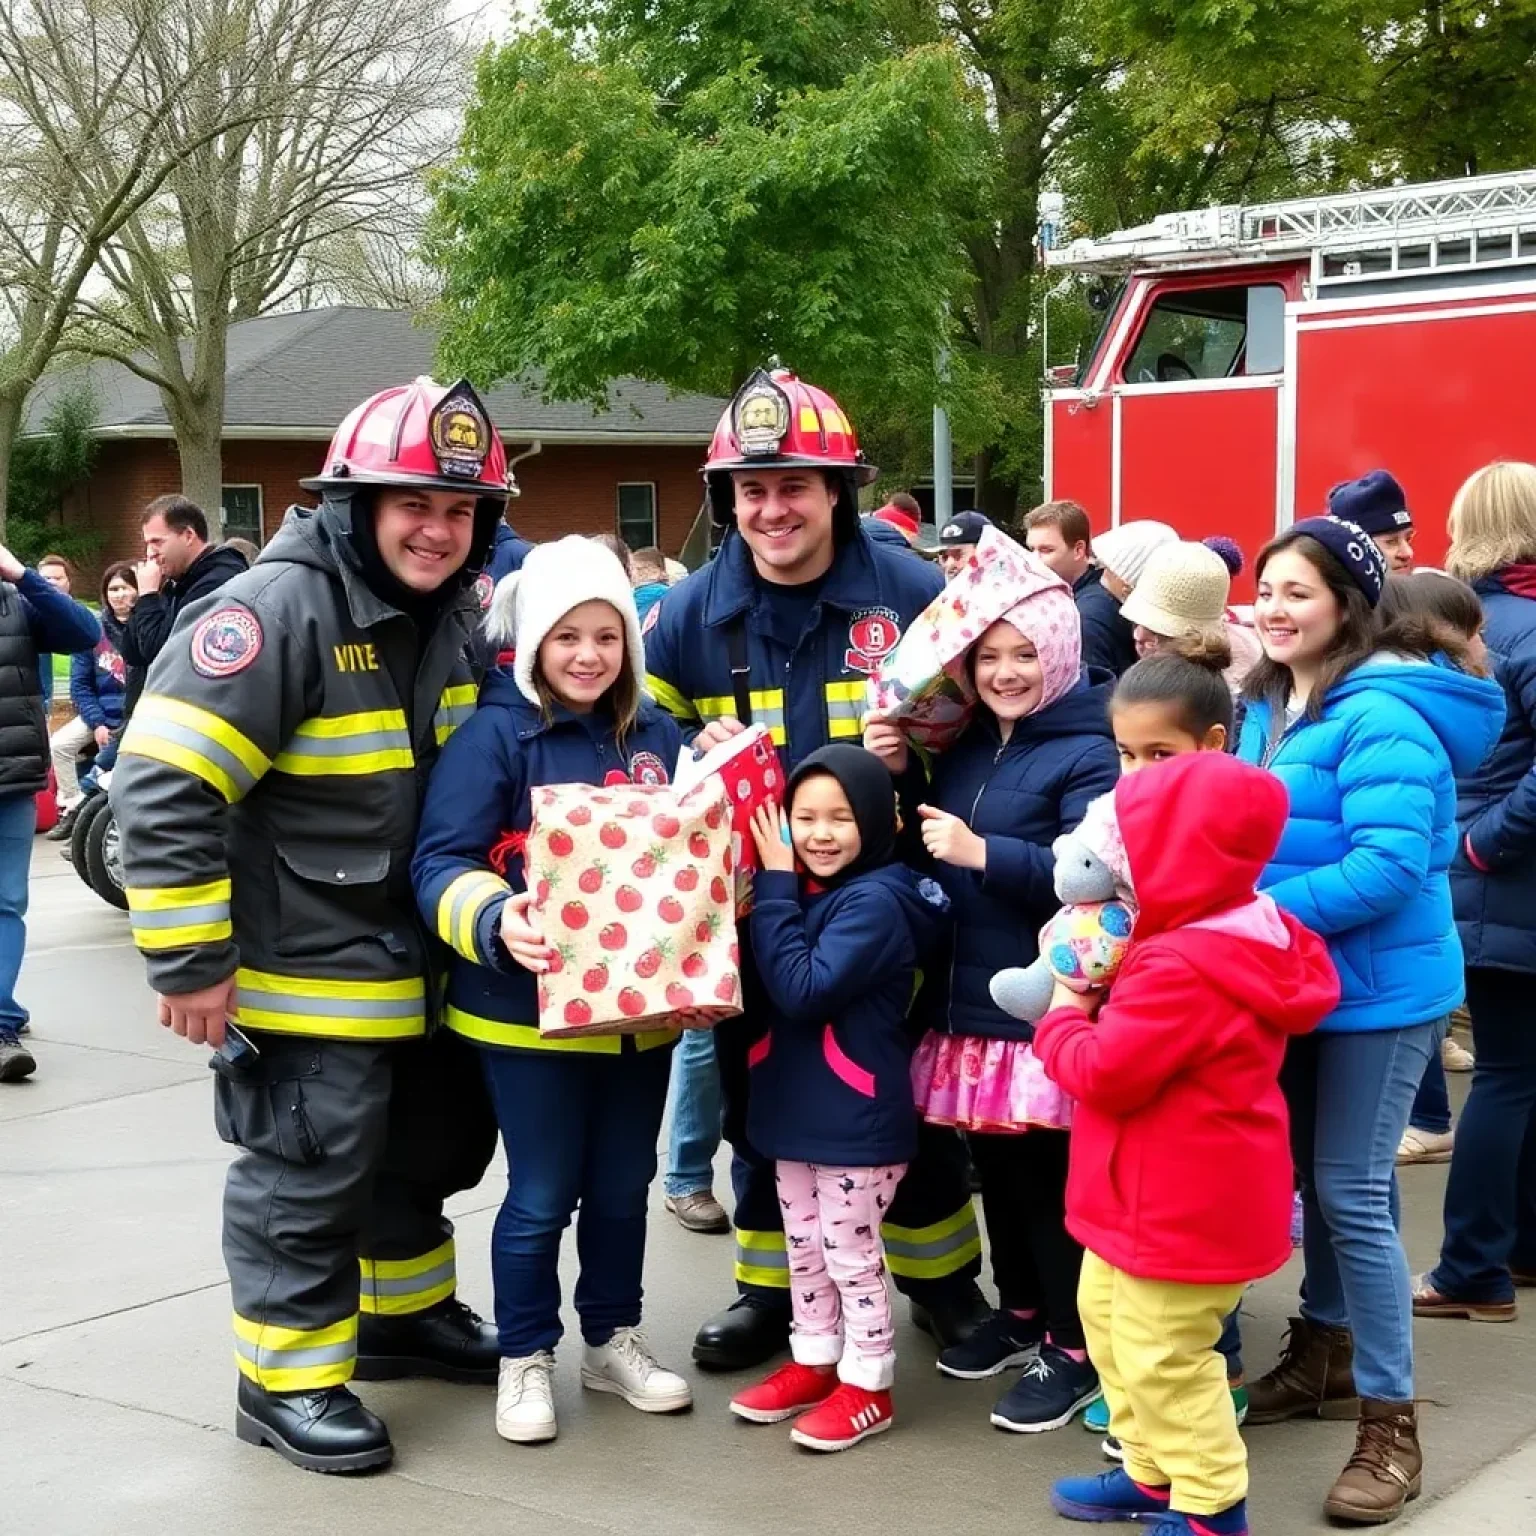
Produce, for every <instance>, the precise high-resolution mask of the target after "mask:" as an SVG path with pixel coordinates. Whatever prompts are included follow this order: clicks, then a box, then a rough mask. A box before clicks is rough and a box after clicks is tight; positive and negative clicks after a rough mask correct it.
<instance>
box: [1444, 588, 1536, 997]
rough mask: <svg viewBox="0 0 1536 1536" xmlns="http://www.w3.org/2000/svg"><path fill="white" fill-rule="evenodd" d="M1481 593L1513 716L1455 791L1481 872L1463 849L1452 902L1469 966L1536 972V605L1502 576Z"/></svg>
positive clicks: (1498, 672) (1453, 867)
mask: <svg viewBox="0 0 1536 1536" xmlns="http://www.w3.org/2000/svg"><path fill="white" fill-rule="evenodd" d="M1477 595H1478V596H1479V597H1480V598H1482V600H1483V612H1484V614H1485V615H1487V620H1488V627H1487V629H1486V630H1485V631H1484V638H1485V639H1486V640H1487V642H1488V652H1489V655H1490V656H1491V657H1492V659H1493V664H1494V672H1495V675H1496V676H1497V677H1498V679H1499V681H1500V683H1502V684H1503V686H1504V701H1505V707H1506V711H1507V713H1506V716H1505V720H1504V732H1503V734H1502V735H1501V736H1500V737H1499V740H1498V745H1497V746H1495V747H1494V749H1493V751H1492V752H1491V753H1490V754H1489V756H1488V757H1487V758H1486V759H1485V760H1484V761H1483V763H1482V764H1481V765H1480V766H1479V767H1478V768H1477V769H1476V771H1475V772H1472V773H1470V774H1465V775H1464V776H1463V777H1462V778H1461V779H1460V780H1458V782H1457V785H1456V790H1457V796H1456V819H1457V822H1458V823H1459V824H1460V826H1461V830H1462V832H1463V834H1464V835H1465V837H1466V839H1467V841H1468V842H1469V843H1470V844H1471V850H1472V856H1473V858H1475V859H1476V860H1477V864H1478V865H1481V866H1482V868H1481V869H1479V868H1477V867H1475V866H1474V865H1473V864H1472V863H1471V862H1470V861H1469V860H1468V858H1467V855H1466V850H1465V846H1463V848H1462V849H1461V850H1460V851H1459V853H1458V856H1457V859H1456V862H1455V863H1454V864H1452V865H1451V899H1452V901H1453V902H1454V903H1455V906H1456V926H1457V928H1458V929H1459V930H1460V932H1461V944H1462V948H1463V949H1464V950H1465V951H1466V956H1467V964H1468V965H1486V966H1491V967H1493V968H1495V969H1497V970H1505V971H1536V772H1533V771H1532V770H1533V769H1536V601H1533V600H1532V599H1531V598H1528V597H1516V596H1515V594H1514V593H1513V592H1508V591H1506V590H1505V589H1504V584H1503V582H1502V581H1500V579H1499V577H1498V576H1497V575H1494V576H1488V577H1485V578H1484V579H1483V580H1482V581H1479V582H1478V583H1477Z"/></svg>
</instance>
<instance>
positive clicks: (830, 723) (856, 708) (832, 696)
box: [826, 678, 865, 741]
mask: <svg viewBox="0 0 1536 1536" xmlns="http://www.w3.org/2000/svg"><path fill="white" fill-rule="evenodd" d="M826 699H827V735H828V737H829V738H830V739H831V740H833V741H847V740H850V739H852V738H854V737H862V736H863V734H864V700H865V685H864V681H863V679H862V678H861V679H860V680H858V681H857V682H852V683H828V684H827V685H826Z"/></svg>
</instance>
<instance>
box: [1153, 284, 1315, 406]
mask: <svg viewBox="0 0 1536 1536" xmlns="http://www.w3.org/2000/svg"><path fill="white" fill-rule="evenodd" d="M1284 341H1285V290H1284V289H1283V288H1282V287H1281V286H1280V285H1279V284H1278V283H1254V284H1248V285H1245V286H1234V287H1231V288H1184V289H1175V290H1174V291H1172V292H1170V293H1164V294H1161V295H1159V296H1158V297H1157V298H1156V299H1154V300H1153V302H1152V307H1151V309H1150V310H1149V311H1148V313H1147V319H1146V323H1145V324H1144V325H1143V326H1142V328H1141V335H1140V336H1139V337H1138V338H1137V340H1136V345H1135V346H1134V347H1133V348H1132V349H1131V355H1130V357H1129V358H1127V359H1126V363H1125V372H1124V378H1125V382H1126V383H1127V384H1174V383H1180V382H1183V381H1186V380H1190V379H1230V378H1236V377H1240V376H1243V375H1247V374H1253V373H1279V372H1280V369H1281V368H1282V366H1283V365H1284Z"/></svg>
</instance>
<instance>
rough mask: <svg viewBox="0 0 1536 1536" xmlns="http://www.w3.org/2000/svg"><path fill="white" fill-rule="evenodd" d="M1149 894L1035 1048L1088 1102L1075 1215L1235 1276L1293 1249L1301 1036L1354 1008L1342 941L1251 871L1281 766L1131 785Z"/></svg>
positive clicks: (1221, 763)
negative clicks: (1342, 994) (1342, 998)
mask: <svg viewBox="0 0 1536 1536" xmlns="http://www.w3.org/2000/svg"><path fill="white" fill-rule="evenodd" d="M1115 811H1116V813H1117V815H1118V817H1119V822H1120V832H1121V836H1122V837H1123V838H1124V839H1125V848H1126V854H1127V857H1128V859H1129V862H1130V871H1131V880H1132V883H1133V884H1134V886H1135V889H1136V900H1137V903H1138V906H1139V908H1140V911H1139V915H1138V916H1137V919H1136V930H1135V934H1134V936H1133V939H1132V943H1131V947H1130V949H1129V951H1128V952H1127V954H1126V957H1125V961H1124V963H1123V965H1122V966H1121V969H1120V974H1119V976H1117V977H1116V979H1115V983H1114V986H1113V987H1112V988H1111V991H1110V995H1109V998H1108V999H1107V1000H1106V1002H1105V1004H1104V1006H1103V1008H1102V1009H1101V1010H1100V1012H1099V1016H1098V1020H1097V1022H1093V1021H1090V1020H1089V1019H1088V1018H1086V1017H1085V1016H1084V1015H1083V1014H1082V1013H1081V1012H1079V1011H1078V1010H1077V1009H1075V1008H1057V1009H1055V1010H1054V1011H1053V1012H1051V1013H1048V1014H1047V1015H1046V1016H1045V1017H1044V1018H1043V1019H1042V1020H1041V1021H1040V1023H1039V1025H1038V1027H1037V1029H1036V1033H1035V1052H1036V1054H1037V1055H1038V1056H1039V1057H1040V1059H1041V1061H1042V1062H1043V1063H1044V1065H1045V1070H1046V1072H1047V1073H1049V1074H1050V1076H1051V1077H1052V1078H1054V1079H1055V1081H1056V1082H1057V1083H1059V1084H1060V1085H1061V1087H1062V1088H1064V1089H1065V1090H1066V1091H1067V1092H1068V1093H1069V1094H1071V1095H1072V1097H1073V1098H1074V1099H1076V1100H1077V1108H1076V1110H1075V1112H1074V1118H1073V1121H1072V1156H1071V1170H1070V1173H1069V1174H1068V1178H1067V1227H1068V1229H1069V1230H1070V1231H1071V1233H1072V1235H1073V1236H1074V1237H1076V1238H1077V1240H1078V1241H1079V1242H1080V1243H1082V1244H1083V1246H1084V1247H1086V1248H1090V1249H1092V1250H1093V1252H1094V1253H1096V1254H1098V1256H1099V1257H1100V1258H1101V1259H1103V1260H1105V1261H1106V1262H1107V1263H1110V1264H1113V1265H1114V1266H1115V1267H1116V1268H1117V1269H1123V1270H1125V1271H1126V1272H1127V1273H1128V1274H1132V1275H1137V1276H1140V1277H1141V1278H1143V1279H1147V1280H1177V1281H1183V1282H1185V1283H1186V1284H1191V1285H1226V1284H1235V1283H1238V1282H1243V1281H1248V1280H1257V1279H1259V1278H1261V1277H1262V1276H1264V1275H1268V1274H1272V1273H1273V1272H1274V1271H1275V1270H1277V1269H1279V1268H1280V1266H1281V1265H1282V1264H1283V1263H1285V1261H1286V1259H1288V1258H1289V1257H1290V1253H1291V1242H1290V1215H1291V1150H1290V1138H1289V1123H1288V1119H1287V1115H1286V1108H1285V1100H1284V1098H1283V1097H1282V1096H1281V1093H1280V1085H1279V1074H1280V1063H1281V1060H1282V1058H1283V1057H1284V1055H1285V1046H1286V1041H1287V1039H1288V1038H1289V1037H1290V1036H1292V1035H1301V1034H1305V1033H1306V1032H1307V1031H1308V1030H1310V1029H1313V1028H1314V1027H1315V1026H1316V1025H1317V1024H1318V1022H1319V1021H1320V1020H1322V1019H1323V1018H1324V1017H1326V1015H1327V1014H1328V1013H1329V1012H1330V1011H1331V1010H1332V1008H1333V1007H1334V1005H1335V1004H1336V1003H1337V1002H1338V997H1339V983H1338V977H1337V976H1336V975H1335V973H1334V969H1333V963H1332V961H1330V960H1329V958H1328V949H1327V946H1326V945H1325V944H1324V943H1323V941H1322V940H1321V939H1320V938H1318V937H1317V935H1316V934H1314V933H1313V932H1312V931H1311V930H1310V929H1307V928H1303V927H1302V926H1301V924H1300V923H1298V922H1296V921H1295V919H1294V918H1291V917H1289V916H1287V915H1286V914H1285V913H1283V912H1281V911H1280V910H1279V908H1277V907H1276V906H1275V904H1274V903H1273V902H1272V901H1270V900H1269V898H1268V897H1264V896H1255V894H1254V883H1255V882H1256V881H1257V880H1258V878H1259V873H1260V871H1261V870H1262V869H1263V868H1264V866H1265V865H1266V864H1267V863H1268V862H1269V861H1270V860H1271V859H1272V858H1273V857H1274V853H1275V848H1276V846H1277V845H1278V843H1279V841H1280V831H1281V828H1282V827H1283V826H1284V825H1285V819H1286V813H1287V797H1286V793H1285V790H1284V788H1283V787H1282V786H1281V784H1280V782H1279V780H1278V779H1276V778H1274V777H1273V775H1271V774H1268V773H1265V772H1264V771H1262V770H1261V769H1258V768H1252V767H1249V766H1248V765H1247V764H1246V763H1240V762H1238V761H1237V759H1236V758H1233V757H1228V756H1227V755H1226V754H1225V753H1221V752H1192V753H1188V754H1186V755H1185V756H1182V757H1177V758H1174V759H1172V760H1171V761H1170V762H1167V763H1162V764H1159V765H1158V766H1157V767H1154V768H1148V769H1145V770H1143V771H1142V772H1141V773H1137V774H1133V775H1130V776H1128V777H1126V778H1123V779H1121V780H1120V782H1119V784H1118V785H1117V786H1116V788H1115Z"/></svg>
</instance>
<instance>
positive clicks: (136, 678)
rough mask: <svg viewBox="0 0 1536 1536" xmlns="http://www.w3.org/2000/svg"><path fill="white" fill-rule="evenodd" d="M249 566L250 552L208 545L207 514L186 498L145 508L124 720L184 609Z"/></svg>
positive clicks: (126, 651) (161, 499) (126, 638)
mask: <svg viewBox="0 0 1536 1536" xmlns="http://www.w3.org/2000/svg"><path fill="white" fill-rule="evenodd" d="M245 569H246V563H245V556H244V555H242V554H241V553H240V551H239V550H237V549H229V548H227V547H225V546H222V545H221V546H219V547H218V548H216V549H215V548H212V547H211V546H210V545H209V543H208V518H207V516H206V515H205V514H204V512H203V509H202V508H201V507H200V506H198V505H197V503H196V502H195V501H188V500H187V498H186V497H185V496H157V497H155V499H154V500H153V501H152V502H150V504H149V505H148V506H147V507H145V508H144V559H142V560H141V561H140V562H139V565H138V581H139V600H138V602H136V603H135V604H134V606H133V612H132V614H130V615H129V618H128V623H127V626H126V627H125V629H124V631H123V661H124V662H125V663H126V664H127V668H128V677H127V688H126V697H125V698H124V700H123V718H124V720H126V719H127V718H128V716H129V715H131V714H132V713H133V706H134V705H135V704H136V703H137V702H138V698H139V695H140V693H142V692H143V691H144V674H145V673H146V672H148V671H149V664H150V662H152V661H153V660H154V659H155V657H156V656H158V655H159V654H160V649H161V647H162V646H163V645H164V644H165V642H166V641H167V640H168V639H169V638H170V634H171V629H172V627H173V626H174V625H175V623H176V618H177V615H178V614H180V613H181V611H182V609H184V608H187V607H190V606H191V604H193V603H195V602H196V601H197V600H198V599H199V598H203V597H207V596H208V595H209V594H210V593H212V592H216V591H218V589H219V588H220V587H222V586H223V585H224V583H225V582H226V581H228V580H229V578H230V577H231V576H238V575H239V574H240V572H241V571H243V570H245Z"/></svg>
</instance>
